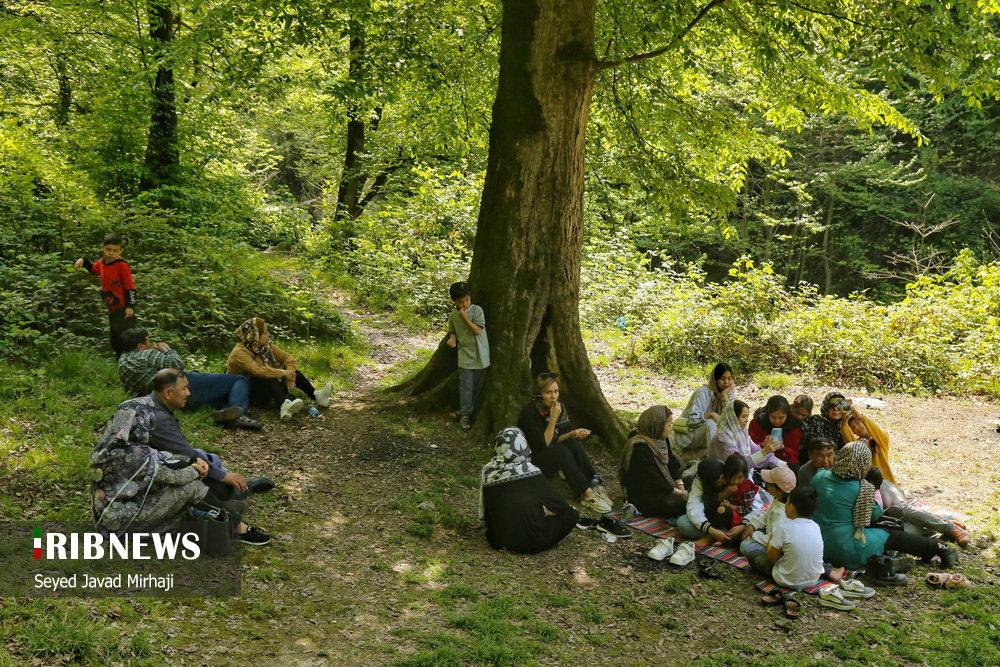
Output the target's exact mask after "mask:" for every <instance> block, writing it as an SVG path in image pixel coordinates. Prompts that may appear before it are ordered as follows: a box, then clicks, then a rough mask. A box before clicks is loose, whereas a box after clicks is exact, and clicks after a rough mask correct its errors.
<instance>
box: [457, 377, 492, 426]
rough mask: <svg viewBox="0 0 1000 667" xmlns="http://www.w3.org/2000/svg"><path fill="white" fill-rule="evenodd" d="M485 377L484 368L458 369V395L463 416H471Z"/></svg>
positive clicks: (481, 391)
mask: <svg viewBox="0 0 1000 667" xmlns="http://www.w3.org/2000/svg"><path fill="white" fill-rule="evenodd" d="M485 379H486V369H485V368H459V369H458V397H459V404H460V405H461V413H462V416H463V417H471V416H472V415H473V414H474V413H475V410H476V404H477V403H479V395H480V394H482V393H483V380H485Z"/></svg>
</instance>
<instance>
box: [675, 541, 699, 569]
mask: <svg viewBox="0 0 1000 667" xmlns="http://www.w3.org/2000/svg"><path fill="white" fill-rule="evenodd" d="M694 552H695V548H694V542H684V543H683V544H681V545H680V546H679V547H677V549H676V550H674V555H673V556H671V557H670V562H671V563H672V564H674V565H681V566H684V565H687V564H689V563H690V562H692V561H693V560H694Z"/></svg>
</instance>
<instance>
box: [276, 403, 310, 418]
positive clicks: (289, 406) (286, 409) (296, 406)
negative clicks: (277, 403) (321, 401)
mask: <svg viewBox="0 0 1000 667" xmlns="http://www.w3.org/2000/svg"><path fill="white" fill-rule="evenodd" d="M305 406H306V404H305V403H303V402H302V399H301V398H296V399H295V400H294V401H293V400H291V399H287V398H286V399H285V402H284V403H282V404H281V421H288V420H289V419H291V418H292V415H294V414H295V413H296V412H298V411H300V410H301V409H302V408H304V407H305Z"/></svg>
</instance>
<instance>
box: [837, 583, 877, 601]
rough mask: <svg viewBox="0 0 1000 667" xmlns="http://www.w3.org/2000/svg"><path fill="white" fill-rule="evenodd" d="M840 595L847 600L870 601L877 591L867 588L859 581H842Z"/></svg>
mask: <svg viewBox="0 0 1000 667" xmlns="http://www.w3.org/2000/svg"><path fill="white" fill-rule="evenodd" d="M839 586H840V594H841V595H843V596H844V597H845V598H861V599H865V600H866V599H868V598H870V597H872V596H874V595H875V589H874V588H869V587H868V586H865V585H864V584H863V583H861V582H860V581H858V580H857V579H841V580H840V584H839Z"/></svg>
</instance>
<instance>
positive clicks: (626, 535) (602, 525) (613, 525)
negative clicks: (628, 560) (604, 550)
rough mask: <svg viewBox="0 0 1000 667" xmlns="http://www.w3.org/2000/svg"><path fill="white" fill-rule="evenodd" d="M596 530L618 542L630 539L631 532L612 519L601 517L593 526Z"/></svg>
mask: <svg viewBox="0 0 1000 667" xmlns="http://www.w3.org/2000/svg"><path fill="white" fill-rule="evenodd" d="M595 527H596V528H597V530H599V531H600V532H602V533H607V534H608V535H614V536H615V537H617V538H618V539H619V540H628V539H631V538H632V531H631V530H629V529H628V528H626V527H625V526H623V525H621V524H620V523H618V522H617V521H615V520H614V519H611V518H608V517H606V516H602V517H601V518H600V520H599V521H598V522H597V526H595Z"/></svg>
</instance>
